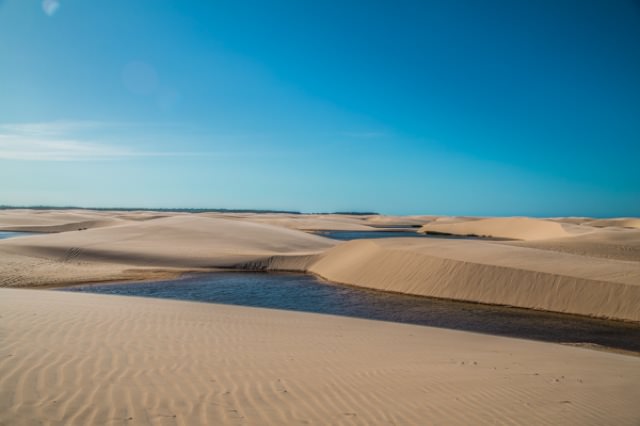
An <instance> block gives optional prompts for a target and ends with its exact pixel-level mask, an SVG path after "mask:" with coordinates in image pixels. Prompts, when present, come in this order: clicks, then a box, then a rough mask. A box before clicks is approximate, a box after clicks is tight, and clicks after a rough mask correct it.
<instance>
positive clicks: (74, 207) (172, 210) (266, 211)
mask: <svg viewBox="0 0 640 426" xmlns="http://www.w3.org/2000/svg"><path fill="white" fill-rule="evenodd" d="M11 209H14V210H15V209H29V210H95V211H117V212H132V211H143V212H167V213H172V212H174V213H285V214H303V213H302V212H298V211H291V210H261V209H180V208H178V209H166V208H158V209H151V208H146V207H77V206H63V207H60V206H4V205H0V210H11ZM314 214H345V215H361V216H369V215H377V214H378V213H374V212H333V213H314Z"/></svg>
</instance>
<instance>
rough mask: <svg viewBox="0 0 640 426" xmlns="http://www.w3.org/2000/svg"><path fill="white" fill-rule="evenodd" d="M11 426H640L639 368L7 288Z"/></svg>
mask: <svg viewBox="0 0 640 426" xmlns="http://www.w3.org/2000/svg"><path fill="white" fill-rule="evenodd" d="M0 341H1V342H2V344H1V345H0V425H34V424H45V425H90V424H106V425H109V424H116V425H147V424H151V425H198V424H216V425H218V424H247V425H271V424H273V425H284V424H321V425H325V424H336V425H343V424H344V425H365V424H366V425H371V424H374V425H378V424H380V425H407V424H417V425H425V424H447V425H456V424H460V425H469V424H474V425H478V424H480V425H481V424H527V425H545V424H549V425H557V424H563V425H602V424H616V425H638V424H639V422H640V405H639V404H638V401H639V400H640V399H639V397H640V384H639V383H640V358H638V357H629V356H624V355H618V354H613V353H605V352H597V351H591V350H585V349H579V348H574V347H567V346H561V345H553V344H547V343H539V342H527V341H521V340H516V339H506V338H500V337H493V336H484V335H479V334H472V333H465V332H458V331H451V330H440V329H434V328H428V327H418V326H411V325H403V324H392V323H384V322H375V321H367V320H359V319H348V318H340V317H332V316H323V315H315V314H307V313H294V312H283V311H273V310H266V309H254V308H245V307H234V306H223V305H214V304H199V303H188V302H177V301H165V300H156V299H140V298H126V297H113V296H104V295H92V294H74V293H64V292H48V291H36V290H15V289H0Z"/></svg>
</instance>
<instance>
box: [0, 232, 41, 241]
mask: <svg viewBox="0 0 640 426" xmlns="http://www.w3.org/2000/svg"><path fill="white" fill-rule="evenodd" d="M33 234H34V232H13V231H0V240H4V239H6V238H16V237H26V236H28V235H33Z"/></svg>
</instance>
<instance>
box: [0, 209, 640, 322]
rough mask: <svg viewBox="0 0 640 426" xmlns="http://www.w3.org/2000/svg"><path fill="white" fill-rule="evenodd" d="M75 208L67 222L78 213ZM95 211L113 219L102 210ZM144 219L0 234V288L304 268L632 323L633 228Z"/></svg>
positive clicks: (635, 309) (506, 222)
mask: <svg viewBox="0 0 640 426" xmlns="http://www.w3.org/2000/svg"><path fill="white" fill-rule="evenodd" d="M23 214H24V215H27V214H26V213H23ZM114 214H115V213H114ZM118 214H120V213H118ZM75 215H76V213H72V214H70V218H71V219H73V220H75V219H76V216H75ZM36 216H40V215H39V214H38V215H36ZM100 216H102V217H103V218H104V219H105V220H109V219H110V217H109V214H104V213H101V214H100ZM144 216H149V217H152V219H149V220H126V221H125V220H123V219H118V220H120V221H121V222H119V224H118V225H112V226H109V227H102V228H96V229H89V230H85V231H69V232H64V233H60V234H48V235H42V236H32V237H23V238H16V239H9V240H3V241H0V272H1V273H0V286H5V287H20V286H31V287H35V286H47V285H49V286H50V285H63V284H70V283H79V282H87V281H102V280H119V279H141V278H145V277H149V278H157V277H163V276H175V275H176V274H178V273H180V272H184V271H192V270H212V269H214V268H219V267H245V268H250V269H273V270H275V269H277V270H296V271H306V272H311V273H315V274H317V275H320V276H322V277H324V278H326V279H328V280H331V281H335V282H339V283H344V284H350V285H357V286H363V287H369V288H374V289H379V290H385V291H394V292H402V293H409V294H417V295H424V296H432V297H441V298H450V299H459V300H467V301H474V302H482V303H491V304H503V305H512V306H518V307H524V308H531V309H541V310H549V311H556V312H565V313H573V314H580V315H589V316H597V317H604V318H613V319H621V320H629V321H640V231H638V230H634V229H624V228H592V227H582V226H574V225H571V224H562V223H558V222H553V221H545V220H538V219H525V218H508V219H504V218H500V219H478V220H473V221H468V222H457V223H450V224H447V225H446V226H448V227H461V226H467V225H468V226H473V227H475V228H474V230H475V231H477V230H479V229H481V230H483V232H481V233H484V232H485V231H487V230H492V229H497V230H498V231H500V229H502V231H501V232H502V233H501V234H498V235H501V236H505V235H508V236H510V237H515V236H519V237H521V238H527V239H526V240H523V241H514V242H511V241H509V242H488V241H473V240H448V239H435V238H420V239H412V238H400V239H384V240H376V241H354V242H348V243H340V242H337V241H334V240H329V239H326V238H323V237H320V236H316V235H312V234H308V233H305V232H302V231H299V230H295V229H290V227H288V226H277V225H272V224H267V223H260V220H257V219H256V216H258V217H259V216H260V215H255V214H246V215H239V216H236V217H234V218H233V219H231V218H229V217H228V216H226V217H225V218H221V217H219V216H215V215H211V216H204V215H192V214H177V215H175V216H169V217H153V216H154V215H153V214H152V213H145V214H144ZM245 216H246V217H245ZM290 216H300V215H290ZM319 216H320V215H314V216H312V217H309V218H306V219H305V218H296V219H289V218H288V217H287V216H286V215H277V214H273V215H267V217H266V218H263V219H265V220H272V219H273V218H279V219H281V220H296V221H299V222H304V221H305V220H307V221H309V223H313V222H314V221H317V220H320V221H325V220H326V221H331V220H332V219H331V216H330V215H322V219H318V217H319ZM325 216H326V217H325ZM45 217H46V216H45ZM38 219H39V218H38ZM25 220H26V219H25ZM335 220H336V221H338V222H340V221H343V220H348V221H351V220H359V221H362V218H355V217H347V219H344V217H343V216H340V217H338V218H336V219H335ZM441 222H442V223H444V222H443V221H441ZM430 225H431V224H427V225H426V226H427V227H428V226H430ZM466 229H467V228H465V229H463V230H462V231H460V232H464V233H466ZM558 235H560V236H561V237H559V238H558V237H557V236H558ZM542 237H545V238H542ZM553 237H555V238H553Z"/></svg>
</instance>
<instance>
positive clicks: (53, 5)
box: [42, 0, 60, 16]
mask: <svg viewBox="0 0 640 426" xmlns="http://www.w3.org/2000/svg"><path fill="white" fill-rule="evenodd" d="M59 8H60V2H59V1H58V0H43V1H42V10H44V13H46V14H47V15H49V16H53V15H54V14H55V13H56V11H57V10H58V9H59Z"/></svg>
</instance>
